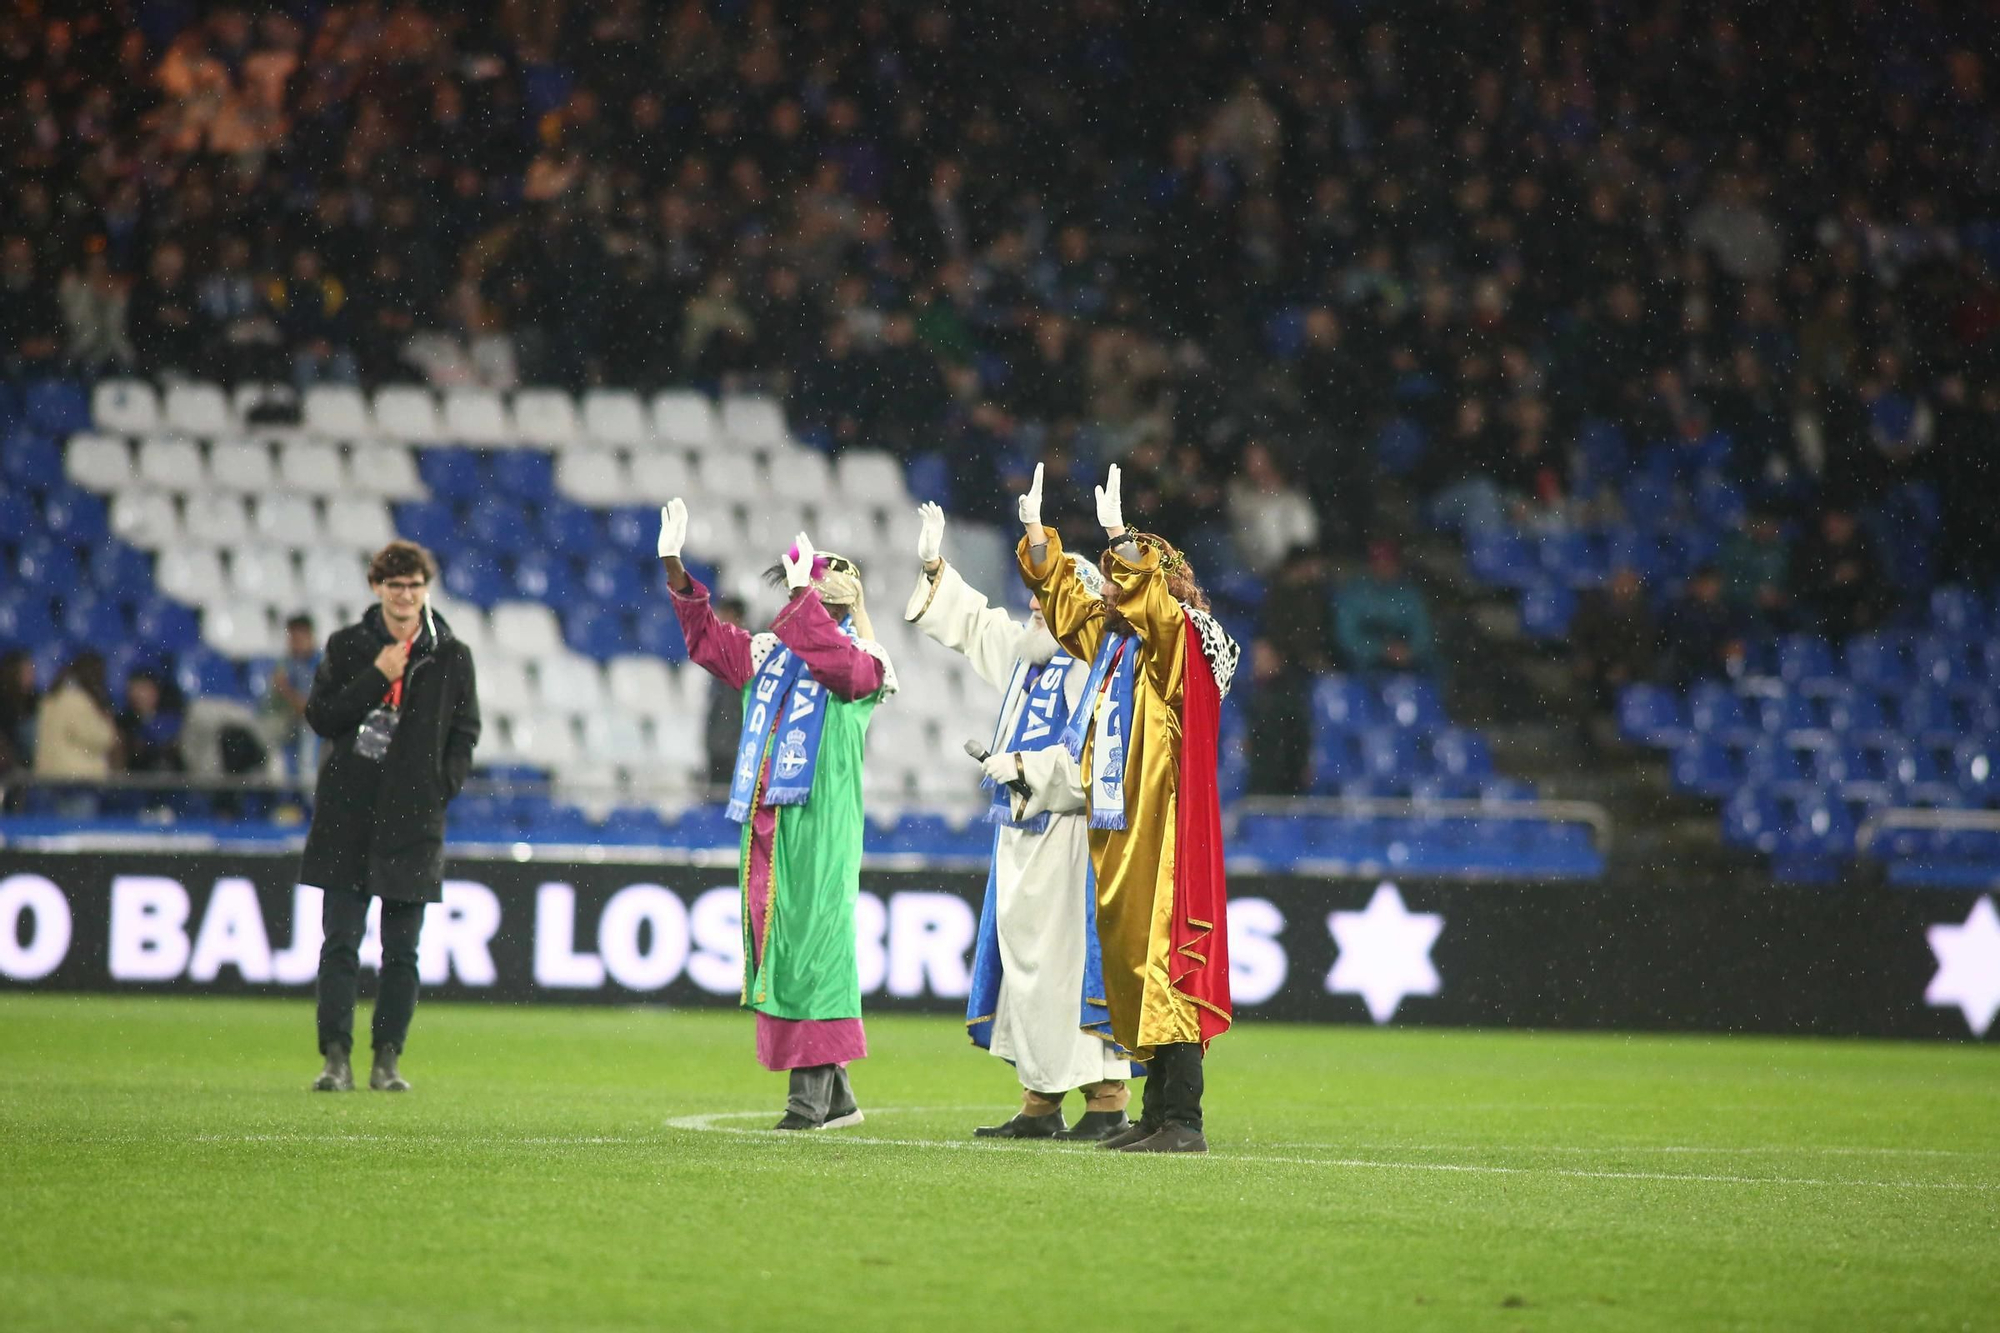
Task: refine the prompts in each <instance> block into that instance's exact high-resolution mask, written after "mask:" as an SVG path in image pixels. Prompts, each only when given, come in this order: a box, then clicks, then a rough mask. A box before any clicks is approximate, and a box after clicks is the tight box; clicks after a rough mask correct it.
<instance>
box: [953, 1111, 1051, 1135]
mask: <svg viewBox="0 0 2000 1333" xmlns="http://www.w3.org/2000/svg"><path fill="white" fill-rule="evenodd" d="M1063 1128H1064V1126H1063V1118H1062V1112H1061V1111H1051V1112H1049V1113H1048V1114H1047V1115H1017V1116H1015V1117H1014V1118H1013V1119H1012V1120H1009V1121H1008V1122H1007V1123H1006V1124H1004V1125H982V1126H981V1127H980V1128H978V1129H975V1130H973V1131H972V1137H974V1138H975V1139H1053V1138H1059V1137H1061V1135H1062V1132H1063Z"/></svg>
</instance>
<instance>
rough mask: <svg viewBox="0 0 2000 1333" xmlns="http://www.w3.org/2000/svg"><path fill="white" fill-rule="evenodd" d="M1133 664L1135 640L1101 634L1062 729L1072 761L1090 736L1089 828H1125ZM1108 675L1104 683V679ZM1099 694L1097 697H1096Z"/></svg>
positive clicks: (1136, 656)
mask: <svg viewBox="0 0 2000 1333" xmlns="http://www.w3.org/2000/svg"><path fill="white" fill-rule="evenodd" d="M1138 660H1139V647H1138V639H1137V638H1136V637H1135V636H1133V635H1130V634H1107V635H1105V636H1104V642H1102V643H1100V644H1098V645H1097V656H1096V657H1095V658H1093V659H1092V660H1091V663H1090V679H1089V680H1088V681H1086V682H1085V683H1084V687H1083V702H1082V703H1081V704H1080V705H1079V706H1078V707H1077V710H1076V712H1075V713H1074V714H1072V715H1071V717H1070V720H1069V725H1068V726H1067V727H1065V728H1064V729H1063V745H1064V746H1065V747H1066V748H1067V749H1068V750H1069V756H1070V758H1072V759H1082V758H1083V738H1084V737H1085V736H1086V735H1088V734H1091V733H1092V732H1093V729H1094V732H1095V735H1096V737H1097V741H1096V743H1095V744H1093V745H1092V746H1091V747H1090V774H1089V777H1090V826H1091V827H1092V828H1098V829H1123V828H1124V827H1125V756H1126V753H1127V749H1128V747H1127V745H1126V741H1127V739H1128V733H1129V732H1130V731H1131V728H1132V702H1133V699H1132V688H1133V681H1134V679H1135V675H1136V671H1137V665H1138ZM1107 677H1109V682H1110V683H1109V685H1108V686H1107V685H1106V678H1107ZM1100 692H1101V697H1100Z"/></svg>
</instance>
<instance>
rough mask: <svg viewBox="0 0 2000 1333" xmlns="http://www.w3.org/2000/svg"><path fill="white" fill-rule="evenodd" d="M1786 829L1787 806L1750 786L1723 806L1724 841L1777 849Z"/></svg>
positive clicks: (1761, 850) (1772, 850)
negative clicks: (1784, 807)
mask: <svg viewBox="0 0 2000 1333" xmlns="http://www.w3.org/2000/svg"><path fill="white" fill-rule="evenodd" d="M1784 832H1785V812H1784V809H1783V807H1781V806H1780V805H1779V803H1778V801H1777V800H1776V798H1774V797H1772V796H1771V795H1770V794H1769V793H1767V792H1761V791H1757V790H1755V789H1753V788H1747V787H1746V788H1744V789H1743V790H1742V791H1739V792H1737V793H1736V794H1735V795H1734V796H1732V797H1730V799H1729V801H1728V803H1727V804H1725V805H1724V806H1723V808H1722V837H1723V841H1725V842H1728V843H1730V844H1732V845H1734V846H1737V847H1747V848H1750V849H1752V850H1754V851H1760V852H1775V851H1777V850H1778V847H1779V843H1780V841H1781V840H1782V839H1783V837H1784Z"/></svg>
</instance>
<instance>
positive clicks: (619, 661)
mask: <svg viewBox="0 0 2000 1333" xmlns="http://www.w3.org/2000/svg"><path fill="white" fill-rule="evenodd" d="M604 683H605V686H606V688H607V690H608V691H609V693H610V696H611V702H612V703H614V704H616V705H618V707H620V708H622V709H624V710H625V711H626V712H628V713H633V714H636V715H638V716H640V717H657V716H659V715H660V714H661V713H666V712H672V711H675V710H677V709H679V708H680V707H681V706H682V700H681V693H680V690H679V689H678V688H677V687H676V685H675V682H674V676H673V673H672V672H671V671H669V670H668V669H667V664H666V663H665V662H662V661H661V660H660V659H659V658H657V657H642V656H638V655H631V654H628V655H624V656H620V657H614V658H612V659H611V660H610V661H609V662H608V663H606V664H605V668H604Z"/></svg>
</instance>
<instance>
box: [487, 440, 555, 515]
mask: <svg viewBox="0 0 2000 1333" xmlns="http://www.w3.org/2000/svg"><path fill="white" fill-rule="evenodd" d="M490 475H491V477H492V482H493V485H494V487H495V488H497V489H499V490H502V491H505V492H507V493H508V494H510V495H515V496H519V497H520V498H521V499H523V500H525V501H527V502H528V503H529V504H531V505H539V504H541V503H543V502H544V501H546V500H548V499H550V498H552V497H553V496H554V495H555V484H556V483H555V464H554V461H553V460H552V459H551V458H550V457H549V455H547V454H545V453H542V452H541V451H540V450H529V449H523V450H518V451H515V452H511V453H504V454H500V455H499V456H497V457H496V458H494V460H493V463H492V467H491V469H490Z"/></svg>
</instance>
